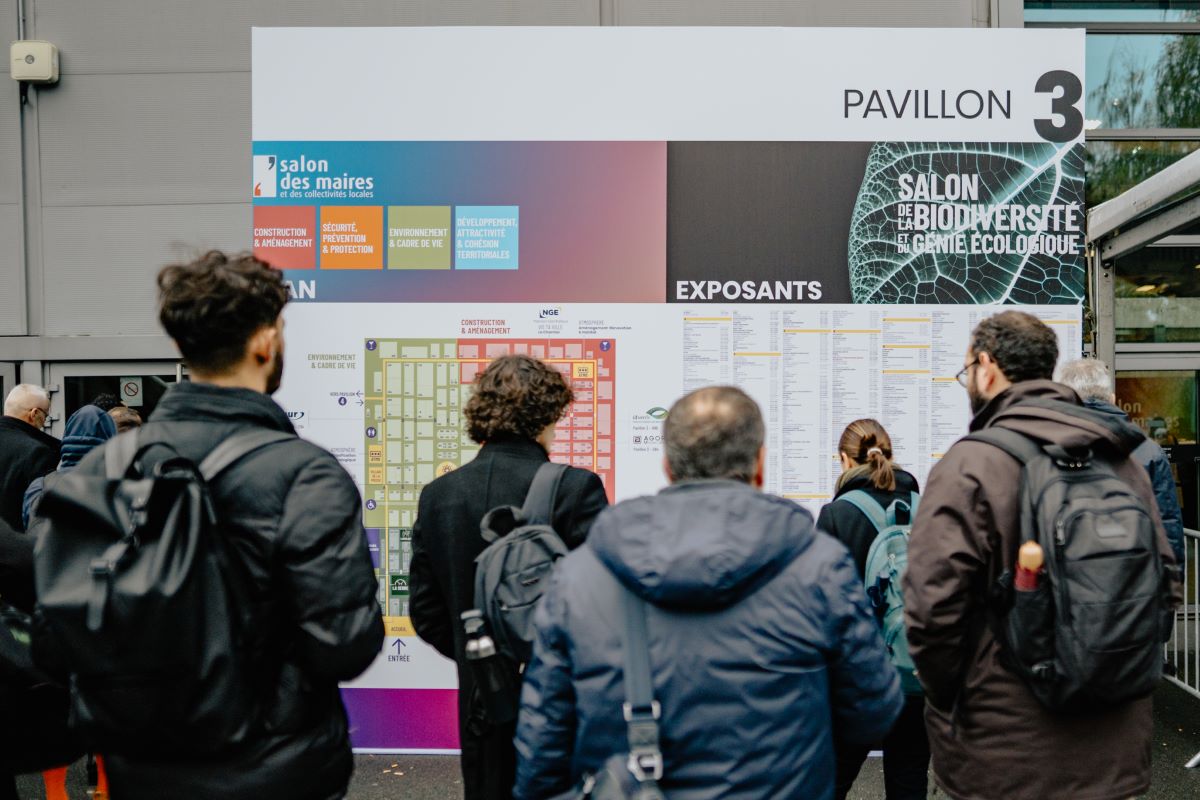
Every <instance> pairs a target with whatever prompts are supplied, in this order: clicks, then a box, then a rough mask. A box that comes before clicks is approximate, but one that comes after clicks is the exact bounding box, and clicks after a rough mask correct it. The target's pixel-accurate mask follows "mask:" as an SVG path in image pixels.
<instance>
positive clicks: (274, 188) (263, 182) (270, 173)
mask: <svg viewBox="0 0 1200 800" xmlns="http://www.w3.org/2000/svg"><path fill="white" fill-rule="evenodd" d="M278 191H279V159H278V158H276V157H275V156H255V157H254V196H255V197H275V195H276V193H277V192H278Z"/></svg>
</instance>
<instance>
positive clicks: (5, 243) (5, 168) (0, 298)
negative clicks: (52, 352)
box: [0, 4, 25, 335]
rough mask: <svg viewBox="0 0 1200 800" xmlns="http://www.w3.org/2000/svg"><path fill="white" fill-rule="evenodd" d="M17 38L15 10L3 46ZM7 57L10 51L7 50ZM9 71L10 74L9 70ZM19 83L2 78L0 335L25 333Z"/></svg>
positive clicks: (1, 21) (1, 32)
mask: <svg viewBox="0 0 1200 800" xmlns="http://www.w3.org/2000/svg"><path fill="white" fill-rule="evenodd" d="M16 38H17V14H16V8H15V7H14V6H13V5H12V4H9V6H8V7H7V8H6V9H5V10H4V13H2V14H0V47H7V46H8V43H9V42H10V41H12V40H13V39H16ZM5 54H6V55H7V50H5ZM6 72H7V71H6ZM19 97H20V95H19V93H18V90H17V82H16V81H13V80H9V78H8V75H7V74H5V75H0V334H9V335H12V334H21V333H25V330H24V325H23V324H22V313H23V309H24V306H25V296H24V294H23V293H21V292H19V291H18V287H20V286H21V272H22V271H23V270H24V269H25V266H24V264H22V263H21V236H22V235H23V232H22V230H21V207H20V205H18V204H19V203H20V202H21V128H20V125H21V118H20V106H19V105H18V104H19V102H20V100H19Z"/></svg>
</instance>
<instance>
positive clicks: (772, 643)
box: [515, 481, 902, 800]
mask: <svg viewBox="0 0 1200 800" xmlns="http://www.w3.org/2000/svg"><path fill="white" fill-rule="evenodd" d="M613 575H615V576H616V578H617V579H618V580H620V582H621V583H622V584H624V585H625V586H626V587H628V588H629V589H631V590H633V591H634V592H636V593H637V594H638V595H639V596H640V597H642V598H644V599H645V600H646V601H647V602H648V603H649V605H648V614H647V617H648V619H647V627H648V630H649V639H650V643H649V649H650V660H651V663H652V666H653V671H654V694H655V699H657V700H658V701H659V703H660V704H661V706H662V721H661V738H662V749H663V755H664V760H665V774H664V778H663V781H662V787H663V789H664V791H665V793H666V795H667V797H668V798H670V800H701V799H702V798H703V799H704V800H707V799H708V798H747V799H749V798H764V797H781V798H782V797H796V798H801V797H802V798H806V799H807V800H823V799H824V798H830V797H832V796H833V783H834V760H833V729H834V727H835V726H836V727H837V729H838V734H839V735H840V736H842V737H845V738H846V739H848V740H851V741H858V742H864V743H865V742H870V741H874V740H878V739H880V738H882V737H883V736H884V735H885V734H886V733H887V732H888V730H890V728H891V726H892V722H893V721H894V720H895V718H896V715H897V714H898V713H899V711H900V707H901V704H902V697H901V693H900V683H899V679H898V678H897V676H896V672H895V670H894V668H893V667H892V665H891V664H890V663H889V661H888V658H887V651H886V649H885V647H884V645H883V642H882V640H881V639H880V637H879V627H878V625H876V624H875V621H874V619H873V618H872V617H871V615H870V613H869V612H868V611H867V606H866V600H865V597H864V595H863V590H862V582H861V580H860V579H859V577H858V571H857V569H856V568H855V566H854V562H853V560H852V559H851V557H850V554H849V552H848V551H847V550H846V548H845V547H843V546H842V545H841V544H839V543H838V542H836V541H834V540H833V538H831V537H829V536H827V535H826V534H823V533H819V532H817V530H816V528H815V527H814V525H813V521H812V516H811V515H810V514H809V513H808V512H807V511H805V510H803V509H802V508H800V507H799V506H797V505H795V504H794V503H791V502H788V501H786V500H783V499H780V498H778V497H773V496H771V495H767V494H763V493H761V492H758V491H756V490H755V489H753V488H752V487H750V486H749V485H746V484H742V483H736V482H731V481H695V482H687V483H682V484H678V485H676V486H673V487H670V488H668V489H665V490H663V491H662V492H661V493H660V494H658V495H657V496H654V497H642V498H637V499H634V500H628V501H626V502H623V503H621V504H619V505H617V506H614V507H612V508H610V509H608V510H606V511H604V512H602V513H601V514H600V516H599V517H598V518H597V520H596V523H595V525H594V526H593V527H592V531H591V534H590V535H589V537H588V541H587V543H586V544H585V545H584V546H583V547H581V548H579V549H578V550H576V551H575V552H573V553H571V554H570V555H569V556H567V557H566V558H565V559H564V560H563V561H562V562H560V564H559V566H558V568H557V569H556V571H555V573H554V576H553V579H552V581H551V583H550V586H549V587H548V589H547V592H546V594H545V596H544V598H543V601H542V604H541V606H540V607H539V608H538V611H537V614H536V617H535V624H536V628H537V638H536V640H535V643H534V655H533V660H532V662H531V663H530V664H529V667H528V669H527V670H526V673H525V683H524V686H523V688H522V693H521V716H520V721H519V725H518V730H517V754H518V767H517V784H516V789H515V796H516V798H517V799H518V800H537V799H538V798H547V797H551V796H553V795H555V794H556V793H559V792H562V791H565V790H567V789H569V788H570V787H571V786H572V785H573V784H574V783H575V782H577V781H578V780H579V779H580V778H581V777H582V776H583V775H584V774H586V773H587V772H590V771H593V770H595V769H596V768H597V767H599V766H600V765H601V764H602V763H603V762H604V761H605V759H607V758H608V757H609V756H610V755H612V754H614V753H620V752H625V751H626V750H627V743H626V735H625V724H624V720H623V717H622V710H621V705H622V703H623V702H624V684H623V680H622V673H623V668H622V664H623V655H622V644H621V642H622V638H623V627H624V626H623V623H622V615H621V611H620V609H621V606H620V589H619V586H618V584H617V583H616V581H615V580H613V577H612V576H613Z"/></svg>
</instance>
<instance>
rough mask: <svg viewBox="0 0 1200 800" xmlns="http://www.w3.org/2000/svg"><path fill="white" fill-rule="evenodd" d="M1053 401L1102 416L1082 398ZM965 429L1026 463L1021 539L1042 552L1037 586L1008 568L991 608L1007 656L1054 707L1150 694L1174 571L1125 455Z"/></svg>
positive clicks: (1068, 708)
mask: <svg viewBox="0 0 1200 800" xmlns="http://www.w3.org/2000/svg"><path fill="white" fill-rule="evenodd" d="M1050 402H1051V401H1043V402H1042V403H1038V405H1048V404H1049V403H1050ZM1054 406H1055V407H1054V410H1056V411H1059V412H1061V413H1070V414H1078V415H1081V416H1087V418H1088V419H1095V420H1096V421H1098V422H1100V423H1101V424H1104V423H1105V421H1104V420H1102V419H1099V418H1098V417H1095V416H1092V415H1090V414H1087V410H1086V409H1082V408H1079V407H1078V406H1072V405H1069V404H1066V403H1056V404H1054ZM966 440H969V441H977V442H985V443H987V444H990V445H992V446H993V447H997V448H999V449H1001V450H1003V451H1004V452H1006V453H1008V454H1009V455H1011V456H1012V457H1013V458H1015V459H1017V461H1019V462H1020V463H1021V466H1022V473H1021V483H1022V488H1021V537H1020V539H1021V541H1022V542H1024V541H1028V540H1033V541H1036V542H1037V543H1038V544H1039V545H1041V548H1042V550H1043V552H1044V553H1045V572H1044V573H1042V576H1041V580H1040V582H1039V583H1038V586H1037V588H1036V589H1034V590H1031V591H1017V590H1015V589H1014V587H1013V571H1012V569H1011V568H1010V569H1006V570H1005V571H1004V573H1003V574H1002V575H1001V576H1000V578H999V580H998V582H997V585H996V586H995V587H994V588H993V591H992V598H991V600H990V606H991V609H990V613H989V617H990V619H991V624H992V627H993V629H994V630H995V632H996V635H997V637H998V638H999V640H1000V643H1001V655H1002V659H1003V662H1004V663H1005V665H1006V666H1008V667H1009V669H1011V670H1012V671H1014V672H1015V673H1016V674H1017V675H1018V676H1020V677H1021V678H1022V680H1023V681H1024V682H1025V684H1026V685H1027V686H1028V687H1029V689H1030V691H1031V692H1032V693H1033V695H1034V697H1036V698H1037V699H1038V701H1039V702H1040V703H1041V704H1042V705H1043V706H1045V707H1046V708H1047V709H1049V710H1051V711H1058V712H1067V713H1071V712H1084V711H1089V710H1093V709H1096V708H1100V707H1105V706H1113V705H1118V704H1121V703H1125V702H1128V701H1129V700H1133V699H1135V698H1139V697H1145V696H1147V695H1149V694H1150V693H1151V692H1153V691H1154V689H1155V687H1156V686H1157V685H1158V682H1159V678H1160V677H1161V675H1162V665H1163V656H1162V643H1163V642H1164V641H1165V640H1166V639H1167V638H1168V636H1169V634H1170V626H1171V620H1172V616H1173V609H1172V606H1171V599H1170V595H1169V590H1170V581H1169V577H1168V575H1167V571H1166V569H1165V568H1164V564H1163V561H1162V558H1161V554H1160V553H1159V549H1158V539H1157V535H1156V532H1155V527H1154V521H1153V517H1152V511H1151V510H1150V509H1148V508H1147V507H1146V504H1145V503H1143V502H1142V500H1141V498H1140V497H1139V496H1138V495H1137V494H1136V493H1135V492H1134V491H1133V489H1131V488H1130V487H1129V485H1128V484H1127V483H1125V481H1123V480H1121V478H1120V477H1119V476H1118V475H1117V474H1116V471H1115V469H1114V467H1115V464H1116V461H1117V460H1119V458H1118V457H1116V456H1114V455H1113V454H1111V453H1108V452H1101V451H1096V452H1092V451H1082V452H1076V451H1070V452H1068V451H1066V450H1064V449H1062V448H1060V447H1057V446H1054V445H1047V444H1043V443H1039V442H1037V441H1034V440H1033V439H1030V438H1027V437H1026V436H1024V435H1022V434H1020V433H1017V432H1016V431H1013V430H1007V429H1004V428H986V429H984V430H981V431H978V432H976V433H973V434H971V435H969V436H967V437H966ZM1012 557H1013V561H1014V562H1015V551H1014V553H1013V554H1012ZM1006 563H1007V562H1006Z"/></svg>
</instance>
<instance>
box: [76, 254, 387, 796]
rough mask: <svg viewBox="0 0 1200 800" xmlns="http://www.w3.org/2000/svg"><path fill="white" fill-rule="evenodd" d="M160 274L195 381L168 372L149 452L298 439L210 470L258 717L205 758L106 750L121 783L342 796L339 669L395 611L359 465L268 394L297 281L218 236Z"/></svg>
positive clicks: (145, 431)
mask: <svg viewBox="0 0 1200 800" xmlns="http://www.w3.org/2000/svg"><path fill="white" fill-rule="evenodd" d="M158 289H159V301H160V304H159V320H160V322H161V323H162V326H163V328H164V329H165V330H166V332H167V333H168V334H169V335H170V336H171V338H172V339H174V340H175V343H176V345H177V346H178V347H179V351H180V353H181V354H182V355H183V359H184V361H185V362H186V363H187V365H188V369H189V371H190V374H191V381H190V382H188V383H181V384H178V385H176V386H174V387H172V388H171V389H170V390H169V391H168V392H167V393H166V395H165V396H164V397H163V399H162V400H161V401H160V402H159V404H158V406H157V408H156V409H155V411H154V414H153V415H152V416H151V418H150V420H149V421H148V422H147V423H146V424H145V426H143V427H142V428H141V429H140V430H139V432H138V434H137V435H138V436H139V447H141V448H148V449H147V450H146V455H145V456H143V458H144V459H145V461H143V462H141V463H143V464H145V463H149V462H150V461H152V460H160V458H161V457H165V455H169V454H170V453H171V451H174V452H175V453H178V454H179V455H180V456H183V457H185V458H187V459H189V460H191V461H192V462H193V463H197V464H198V463H200V462H201V461H202V460H203V459H204V457H205V456H207V455H208V454H209V453H210V452H212V451H213V450H214V448H216V447H217V445H219V444H221V443H222V442H225V441H227V440H229V439H230V438H231V437H234V436H238V435H241V434H243V433H247V432H251V431H254V430H269V431H280V432H283V433H286V434H293V438H290V439H284V440H283V441H279V442H276V443H274V444H271V445H269V446H266V447H263V448H261V449H259V450H255V451H253V452H251V453H250V454H249V455H247V456H245V457H244V458H242V459H241V460H239V461H236V462H235V463H234V464H233V465H232V466H231V467H230V468H228V469H226V470H225V471H224V472H222V473H220V475H219V476H218V477H217V478H216V479H215V480H214V481H213V482H212V483H210V484H209V490H210V491H211V493H212V497H213V501H214V506H215V511H216V515H217V518H218V529H219V531H220V533H221V534H222V535H223V536H226V537H227V538H228V541H229V543H230V545H231V547H230V552H232V553H233V555H234V556H235V558H236V561H237V563H231V564H230V565H229V566H230V569H231V572H232V573H236V577H234V578H231V580H238V581H239V585H240V586H241V588H242V589H243V590H244V591H243V592H242V594H243V595H244V597H245V598H246V600H247V603H248V605H249V611H248V617H249V620H248V624H249V626H250V632H249V634H248V635H247V636H246V641H245V647H246V648H247V650H248V654H249V660H250V663H251V664H252V665H253V669H254V671H255V672H256V675H254V676H249V677H248V679H253V680H255V682H256V685H257V686H259V687H260V689H259V690H258V693H259V699H260V701H261V702H260V703H259V704H258V707H257V708H256V709H253V708H247V709H245V713H246V714H247V715H253V718H252V719H251V724H250V725H249V726H248V731H249V732H248V733H247V734H246V735H245V737H244V738H243V739H242V740H241V741H238V742H236V743H231V744H230V745H229V747H228V748H227V750H226V751H225V752H223V753H219V754H217V755H216V756H208V757H205V758H203V759H198V758H195V757H194V756H192V754H189V753H186V752H180V753H175V754H171V755H170V757H157V758H156V757H149V756H146V755H145V754H131V753H111V754H105V755H107V756H108V759H107V764H108V773H109V781H110V784H111V786H112V793H113V796H114V797H121V798H125V800H140V799H142V798H145V799H147V800H149V799H150V798H154V799H155V800H158V798H164V797H188V798H218V797H219V798H225V799H226V800H231V799H234V798H236V799H237V800H262V799H263V798H268V797H288V798H306V799H307V800H332V799H333V798H340V797H342V796H344V794H345V792H346V787H347V785H348V784H349V781H350V774H351V772H352V770H353V758H352V755H351V751H350V740H349V736H348V732H347V721H346V712H345V709H344V707H343V706H342V701H341V696H340V694H339V692H338V682H339V681H344V680H349V679H351V678H353V677H355V676H357V675H358V674H360V673H361V672H362V671H363V670H364V669H366V667H367V666H368V665H369V664H370V663H371V661H372V660H374V658H375V657H376V655H378V653H379V651H380V648H381V646H382V644H383V621H382V617H381V613H380V609H379V603H378V600H377V599H376V590H377V584H376V580H375V573H374V568H373V566H372V564H371V557H370V554H369V553H368V550H367V541H366V536H365V534H364V531H363V527H362V511H361V498H360V496H359V493H358V488H357V487H356V486H355V483H354V480H353V479H352V478H351V477H350V475H349V474H348V473H347V472H346V470H345V469H343V468H342V466H341V465H340V464H339V463H338V461H337V459H336V458H334V457H333V456H332V455H331V454H330V453H329V452H327V451H325V450H323V449H322V448H320V447H318V446H316V445H314V444H312V443H310V442H306V441H304V440H302V439H300V438H298V437H295V436H294V434H295V431H294V429H293V428H292V424H291V422H289V420H288V417H287V414H286V413H285V412H284V411H283V409H282V408H280V407H279V406H278V405H277V404H276V403H275V401H273V400H272V399H271V394H272V393H274V392H275V390H276V389H278V388H279V383H280V379H281V377H282V374H283V320H282V318H281V316H280V315H281V312H282V311H283V307H284V305H285V304H286V303H287V301H288V290H287V286H286V285H285V284H284V282H283V279H282V275H281V274H280V273H279V272H278V271H276V270H274V269H271V268H270V267H268V266H267V265H266V264H264V263H262V262H261V261H258V260H257V259H255V258H254V257H253V256H250V255H239V256H232V257H230V256H226V255H225V254H223V253H220V252H216V251H213V252H210V253H207V254H206V255H204V256H202V257H201V258H200V259H198V260H197V261H195V262H193V263H191V264H183V265H177V266H169V267H166V268H165V269H163V270H162V271H161V272H160V273H159V275H158ZM129 435H132V434H124V436H129ZM121 440H122V439H121V438H120V437H118V438H117V439H115V440H113V441H114V442H120V441H121ZM111 446H113V445H112V444H108V445H105V446H104V447H101V448H97V449H96V450H94V451H93V452H92V453H90V454H89V455H88V456H87V457H86V458H85V459H84V460H83V462H81V463H80V465H79V466H78V467H77V468H76V474H80V473H83V474H86V473H88V472H91V473H92V474H95V475H100V474H103V472H104V468H105V458H104V455H105V453H104V451H105V449H106V448H107V447H111ZM70 666H71V668H72V670H73V671H74V670H76V669H77V668H78V669H85V668H86V665H70ZM176 735H179V734H178V733H176Z"/></svg>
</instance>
